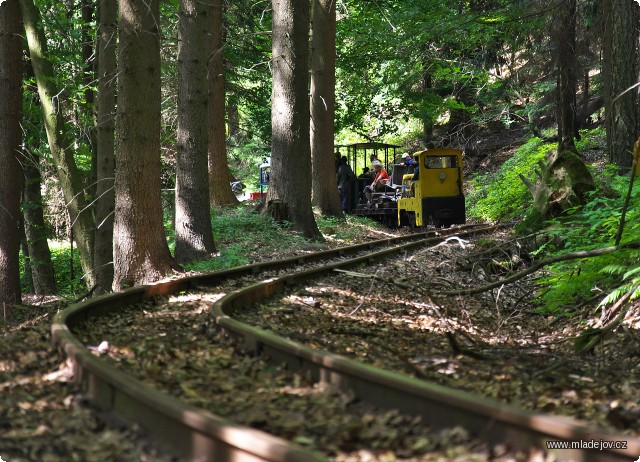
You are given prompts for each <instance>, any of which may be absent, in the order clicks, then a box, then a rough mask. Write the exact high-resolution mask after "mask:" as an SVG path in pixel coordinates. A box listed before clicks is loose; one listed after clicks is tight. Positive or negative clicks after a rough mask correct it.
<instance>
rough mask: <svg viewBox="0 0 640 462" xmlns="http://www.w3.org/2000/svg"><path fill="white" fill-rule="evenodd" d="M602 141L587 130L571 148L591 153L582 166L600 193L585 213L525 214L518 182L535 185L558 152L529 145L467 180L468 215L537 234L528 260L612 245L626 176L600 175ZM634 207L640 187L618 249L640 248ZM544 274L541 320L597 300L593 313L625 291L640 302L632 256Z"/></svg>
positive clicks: (639, 257)
mask: <svg viewBox="0 0 640 462" xmlns="http://www.w3.org/2000/svg"><path fill="white" fill-rule="evenodd" d="M604 136H605V135H604V129H603V128H597V129H594V130H585V131H581V140H580V141H577V142H576V147H577V149H578V152H581V153H586V152H589V153H590V155H589V156H588V158H589V159H590V161H591V162H593V165H588V166H589V168H590V170H591V171H592V173H593V175H594V179H595V181H596V184H597V185H598V187H597V189H596V190H595V191H594V192H592V193H591V194H590V195H589V196H588V197H587V202H586V204H585V205H583V206H580V207H575V208H573V209H570V210H567V211H566V212H565V213H564V214H563V215H562V216H560V217H557V218H554V219H552V220H547V221H544V220H542V219H540V218H539V217H536V216H535V214H533V213H532V212H531V207H530V206H531V203H532V198H531V194H530V193H529V191H528V190H527V188H526V186H525V185H524V184H523V183H522V181H521V179H520V176H519V175H520V174H522V175H524V176H526V177H528V178H530V179H531V178H533V172H534V171H535V170H536V168H537V164H538V162H539V161H541V160H544V158H545V155H546V154H547V153H548V152H549V151H551V150H552V149H555V148H556V147H557V145H556V144H555V143H544V142H543V141H542V140H540V139H539V138H531V139H530V140H529V141H527V143H525V144H524V145H523V146H522V147H520V148H519V149H518V151H517V152H516V153H515V154H514V156H513V157H512V158H511V159H509V160H508V161H507V162H505V163H504V164H503V165H502V166H501V168H500V169H499V170H498V171H497V172H496V173H495V174H485V175H480V174H479V175H474V176H472V177H471V179H470V180H469V185H470V192H469V193H468V194H467V213H468V215H469V216H470V217H472V218H475V219H478V220H481V221H491V222H496V221H505V220H509V219H517V220H519V221H520V225H519V226H518V228H517V229H519V230H520V232H521V233H524V232H526V233H530V232H542V233H543V234H544V236H545V239H544V241H545V244H543V245H542V246H541V247H539V248H538V249H536V250H535V251H534V252H533V256H534V257H535V258H538V259H543V258H549V257H552V256H556V255H562V254H569V253H574V252H578V251H587V250H594V249H597V248H601V247H607V246H612V245H614V243H615V236H616V233H617V231H618V228H619V225H620V217H621V214H622V207H623V203H624V198H625V196H626V194H627V190H628V187H629V176H624V175H619V174H618V173H617V172H616V170H615V169H614V168H613V167H606V168H603V165H604V164H606V163H607V162H606V161H605V160H604V159H605V158H606V154H605V153H604V152H603V151H602V149H603V146H604V145H605V143H604ZM594 154H595V156H594ZM638 182H639V183H640V180H639V181H638ZM639 200H640V184H636V185H635V187H634V190H633V193H632V198H631V207H630V208H629V210H628V212H627V217H626V224H625V228H624V234H623V237H622V243H623V244H624V243H626V242H632V241H639V240H640V209H638V208H637V207H634V206H633V204H637V203H638V201H639ZM545 270H546V273H545V274H546V275H545V276H544V277H543V278H541V279H539V280H538V282H539V284H540V287H541V290H540V292H539V294H538V302H539V306H540V310H541V311H542V312H545V313H552V314H563V313H570V312H571V311H572V309H573V307H576V306H578V305H579V304H580V303H583V302H585V301H588V300H590V299H592V298H593V299H594V300H596V299H599V300H601V304H600V305H599V306H602V305H603V304H608V303H613V302H615V301H616V300H617V299H618V298H619V297H620V296H621V295H622V294H624V293H626V292H628V291H630V290H633V291H634V292H635V293H634V294H633V296H632V299H633V298H636V297H637V296H639V295H640V290H639V289H638V287H639V286H640V251H637V250H626V251H618V252H615V253H611V254H606V255H603V256H600V257H591V258H583V259H578V260H570V261H566V262H560V263H556V264H553V265H549V266H547V267H546V268H545Z"/></svg>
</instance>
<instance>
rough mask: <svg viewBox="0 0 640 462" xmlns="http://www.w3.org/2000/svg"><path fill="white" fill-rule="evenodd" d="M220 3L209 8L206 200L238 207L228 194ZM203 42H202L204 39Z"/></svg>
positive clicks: (230, 178) (229, 190) (229, 180)
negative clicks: (207, 173)
mask: <svg viewBox="0 0 640 462" xmlns="http://www.w3.org/2000/svg"><path fill="white" fill-rule="evenodd" d="M222 8H223V6H222V2H214V5H212V6H211V7H210V11H211V19H210V21H209V24H208V25H207V26H208V27H207V33H209V34H211V37H212V39H211V44H210V45H211V49H210V52H209V65H208V68H209V148H208V150H209V180H208V181H209V200H210V203H211V205H213V206H223V205H230V204H237V203H238V199H237V198H236V195H235V194H234V193H233V191H231V181H232V177H231V173H230V172H229V162H228V160H227V135H226V125H225V120H224V115H225V102H224V98H225V90H224V53H223V50H224V35H223V32H224V27H223V24H222ZM203 40H205V39H203Z"/></svg>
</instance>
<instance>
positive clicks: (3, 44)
mask: <svg viewBox="0 0 640 462" xmlns="http://www.w3.org/2000/svg"><path fill="white" fill-rule="evenodd" d="M21 29H22V19H21V17H20V5H19V4H18V0H6V1H5V2H4V3H0V63H3V65H2V66H0V165H1V166H2V168H0V305H4V304H7V305H14V304H19V303H20V302H21V293H20V262H19V252H20V190H21V184H20V183H21V181H20V180H21V179H22V175H21V172H20V163H19V159H18V153H19V152H20V144H21V141H22V136H21V135H22V131H21V130H20V120H21V118H22V73H21V70H22V39H21V37H20V32H21Z"/></svg>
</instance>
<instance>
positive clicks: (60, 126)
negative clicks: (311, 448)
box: [20, 0, 95, 287]
mask: <svg viewBox="0 0 640 462" xmlns="http://www.w3.org/2000/svg"><path fill="white" fill-rule="evenodd" d="M20 6H21V8H22V16H23V21H24V29H25V32H26V36H27V43H28V45H29V55H30V57H31V64H32V66H33V71H34V74H35V76H36V82H37V84H38V95H39V97H40V103H41V105H42V112H43V117H44V123H45V128H46V130H47V140H48V142H49V149H50V150H51V158H52V159H53V163H54V165H55V167H56V171H57V173H58V179H59V180H60V187H61V188H62V192H63V195H64V199H65V202H66V204H67V209H68V211H69V215H70V216H71V223H72V225H73V229H74V236H75V240H76V244H77V247H78V251H79V253H80V262H81V264H82V269H83V271H84V275H83V277H84V280H85V282H86V283H87V285H88V286H89V287H93V285H94V284H95V275H94V273H93V243H94V240H93V239H94V227H95V224H94V218H93V215H92V213H91V208H90V207H89V205H88V204H87V201H86V200H85V193H84V190H83V186H82V178H81V176H80V172H79V171H78V167H77V166H76V163H75V159H74V153H73V146H74V144H75V143H74V141H73V138H72V136H71V134H70V133H69V130H68V129H67V127H66V126H65V124H64V121H63V119H62V111H60V110H59V107H58V105H57V103H58V98H59V97H60V96H59V95H60V94H61V92H59V91H58V89H57V88H56V86H55V78H54V73H53V65H52V64H51V61H50V60H49V59H48V58H47V56H48V50H47V42H46V38H45V36H44V31H43V30H42V29H38V28H37V26H38V25H41V24H42V21H41V18H40V11H39V10H38V9H37V8H36V6H35V5H34V3H33V0H20Z"/></svg>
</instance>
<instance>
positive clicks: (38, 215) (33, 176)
mask: <svg viewBox="0 0 640 462" xmlns="http://www.w3.org/2000/svg"><path fill="white" fill-rule="evenodd" d="M22 165H23V171H24V179H25V185H24V194H23V200H22V209H23V217H24V232H25V238H26V241H27V248H28V249H29V252H28V255H29V265H30V267H31V275H32V281H33V290H34V292H35V293H36V294H37V295H50V294H55V293H56V292H57V287H56V279H55V275H54V272H53V263H52V261H51V250H50V249H49V243H48V242H47V229H46V226H45V222H44V213H43V210H42V194H41V186H42V176H41V175H40V162H39V159H38V156H36V155H34V154H33V153H31V152H29V151H26V150H25V151H24V161H23V163H22Z"/></svg>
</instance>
